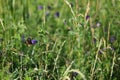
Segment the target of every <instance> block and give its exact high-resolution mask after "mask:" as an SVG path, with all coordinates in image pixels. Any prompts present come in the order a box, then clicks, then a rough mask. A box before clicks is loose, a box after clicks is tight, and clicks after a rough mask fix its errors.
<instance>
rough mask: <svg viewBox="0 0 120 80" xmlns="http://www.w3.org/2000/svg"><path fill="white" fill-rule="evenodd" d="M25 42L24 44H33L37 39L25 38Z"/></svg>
mask: <svg viewBox="0 0 120 80" xmlns="http://www.w3.org/2000/svg"><path fill="white" fill-rule="evenodd" d="M25 42H26V44H28V45H34V44H36V43H37V42H38V41H37V40H35V39H31V38H27V40H26V41H25Z"/></svg>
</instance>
